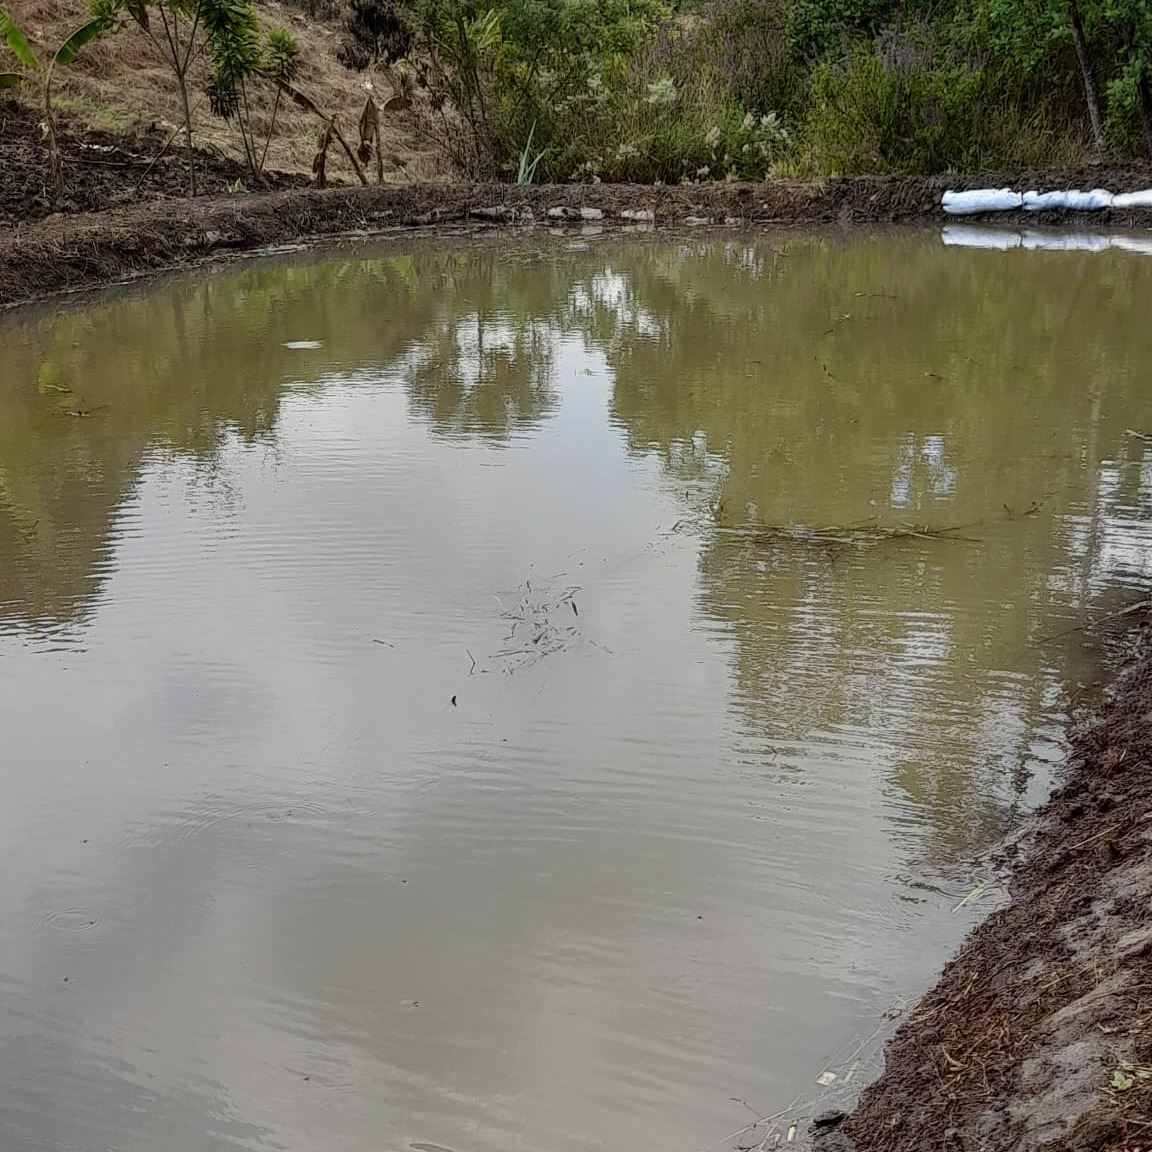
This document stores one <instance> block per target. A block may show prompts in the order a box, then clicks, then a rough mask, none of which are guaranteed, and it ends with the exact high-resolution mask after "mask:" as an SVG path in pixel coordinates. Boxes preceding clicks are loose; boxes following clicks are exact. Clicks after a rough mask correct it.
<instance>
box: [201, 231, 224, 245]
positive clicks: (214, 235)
mask: <svg viewBox="0 0 1152 1152" xmlns="http://www.w3.org/2000/svg"><path fill="white" fill-rule="evenodd" d="M223 239H224V237H223V235H222V234H221V233H219V232H213V231H212V229H211V228H209V229H208V230H207V231H206V232H205V233H204V244H205V245H206V246H207V247H208V248H215V247H216V245H217V244H219V243H220V241H221V240H223Z"/></svg>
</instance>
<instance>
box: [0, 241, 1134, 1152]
mask: <svg viewBox="0 0 1152 1152" xmlns="http://www.w3.org/2000/svg"><path fill="white" fill-rule="evenodd" d="M1150 292H1152V260H1148V259H1147V258H1146V257H1144V256H1141V255H1139V254H1135V253H1131V252H1125V251H1119V250H1116V251H1106V252H1097V253H1093V252H1027V251H1006V252H998V251H978V250H970V251H969V250H962V249H952V248H946V247H945V246H944V245H943V244H942V243H941V240H940V238H939V237H938V236H934V235H931V234H927V233H893V234H878V235H869V234H863V233H861V234H856V235H851V236H848V235H824V236H813V237H796V236H791V237H771V236H769V237H761V238H755V239H749V238H739V237H733V236H727V237H722V238H705V239H700V240H696V239H693V240H691V241H688V240H684V239H674V238H667V237H665V238H660V237H655V238H646V239H641V240H627V241H626V240H623V239H615V240H605V239H600V240H593V241H590V242H584V241H581V242H577V243H573V242H566V241H562V240H557V239H554V238H550V237H542V236H539V237H528V238H525V239H521V240H518V241H515V242H511V241H509V239H508V238H507V237H504V238H501V239H500V241H499V242H498V243H497V242H491V241H483V240H469V239H465V238H459V237H457V238H452V239H448V240H441V241H434V240H419V239H414V238H406V239H403V240H397V241H394V242H391V243H380V244H377V245H375V246H373V245H366V246H361V247H355V248H345V249H336V250H334V251H332V252H330V253H328V254H323V253H321V254H314V255H311V256H299V255H298V256H294V257H290V258H284V259H280V260H277V261H265V262H255V263H251V264H245V265H240V266H237V267H234V268H230V269H225V270H217V271H215V272H213V273H209V274H203V275H198V276H190V277H184V278H179V279H173V280H171V281H168V282H163V283H159V284H157V285H155V286H154V287H153V288H151V289H147V290H133V291H129V292H121V293H119V294H109V295H107V296H104V297H99V298H94V299H92V300H90V301H89V302H87V303H84V304H81V305H75V306H72V305H69V306H65V307H62V308H60V309H58V310H55V311H51V310H41V311H39V312H34V313H33V312H27V313H23V314H18V315H14V316H12V317H10V318H9V319H8V320H7V321H6V322H5V324H4V327H3V329H2V331H0V338H2V339H3V342H4V350H5V351H4V360H3V365H2V366H0V730H2V731H3V734H4V736H3V745H2V749H3V750H2V753H0V760H2V772H3V777H2V778H3V784H4V793H5V803H4V805H3V806H2V807H0V993H2V994H0V1038H2V1041H3V1042H2V1046H0V1085H2V1087H0V1143H2V1144H3V1147H4V1149H5V1150H6V1152H26V1150H32V1149H36V1150H41V1149H44V1150H53V1152H56V1150H60V1152H63V1150H69V1152H71V1150H73V1149H80V1148H84V1149H109V1150H111V1149H116V1150H118V1152H119V1150H132V1152H136V1150H139V1152H145V1150H148V1152H151V1150H153V1149H157V1148H163V1149H164V1150H165V1152H186V1150H187V1152H193V1150H195V1152H223V1150H225V1149H252V1150H257V1149H287V1150H291V1152H321V1150H329V1149H336V1148H339V1149H341V1150H342V1152H378V1150H381V1149H403V1148H406V1147H408V1146H410V1145H412V1144H417V1145H420V1144H436V1145H441V1146H443V1147H446V1148H449V1149H452V1150H454V1152H510V1150H512V1149H525V1150H531V1152H576V1150H583V1149H611V1150H616V1149H623V1148H629V1147H637V1146H644V1147H660V1148H662V1149H668V1150H672V1152H675V1150H681V1152H698V1150H699V1149H702V1148H705V1147H709V1146H712V1145H717V1146H723V1144H724V1140H725V1137H726V1136H727V1135H728V1134H730V1133H732V1132H733V1131H734V1130H735V1129H737V1128H738V1127H740V1125H742V1124H744V1123H747V1122H748V1121H749V1120H750V1119H752V1116H751V1114H750V1111H749V1109H752V1110H756V1111H760V1112H763V1113H768V1112H774V1111H776V1110H778V1109H783V1108H785V1107H787V1106H788V1105H789V1104H790V1103H791V1102H793V1101H794V1100H795V1099H797V1098H799V1099H800V1100H801V1102H802V1104H804V1105H807V1103H808V1102H810V1101H811V1100H812V1099H813V1098H814V1097H816V1096H823V1097H825V1098H827V1097H832V1098H835V1099H840V1098H847V1097H848V1096H850V1095H851V1093H852V1092H853V1091H854V1090H855V1089H856V1088H857V1087H858V1085H859V1084H860V1081H861V1079H862V1078H863V1076H864V1075H866V1073H867V1071H868V1068H869V1067H870V1066H871V1065H870V1063H869V1061H870V1059H871V1058H872V1055H873V1049H874V1047H875V1043H874V1042H873V1043H871V1044H869V1043H868V1041H869V1039H870V1038H872V1037H875V1036H877V1035H878V1034H879V1032H880V1031H881V1030H882V1029H883V1028H884V1027H885V1020H884V1015H885V1013H891V1011H892V1009H893V1008H894V1007H896V1008H898V1006H899V1004H900V1003H901V1001H902V1000H903V999H905V998H908V997H911V996H914V995H915V994H916V993H917V992H918V991H920V990H921V989H922V988H923V987H924V986H925V985H926V984H927V983H928V982H930V981H931V979H932V977H933V974H934V972H935V971H936V970H937V969H938V967H939V965H940V964H941V963H942V961H943V960H944V958H945V957H946V956H947V954H948V952H949V951H950V950H951V949H952V948H953V947H954V946H955V944H956V943H957V942H958V940H959V939H960V937H961V935H962V933H963V931H964V930H965V928H966V926H967V925H968V924H969V923H970V922H971V919H972V917H973V916H976V915H979V913H980V908H979V906H978V905H977V904H976V903H975V902H974V903H973V904H969V905H967V906H965V907H964V908H961V909H960V910H959V911H957V912H953V909H954V908H955V906H956V905H957V904H958V903H959V902H960V901H961V900H962V899H963V898H964V896H965V895H966V894H967V893H969V892H970V891H971V890H972V888H973V887H974V886H975V885H976V884H977V883H979V882H980V880H981V879H982V878H983V876H984V875H985V874H986V872H985V865H984V864H983V863H982V854H983V853H985V852H986V851H987V850H988V849H989V848H990V847H991V846H992V845H994V844H995V843H997V842H998V841H999V840H1000V839H1001V838H1002V837H1003V836H1004V835H1005V834H1006V833H1007V832H1009V831H1010V830H1011V829H1012V827H1013V826H1014V825H1015V823H1016V822H1017V821H1018V820H1019V817H1020V815H1021V813H1022V812H1024V811H1025V810H1026V809H1027V808H1028V807H1029V806H1030V805H1031V804H1034V803H1035V802H1036V801H1037V799H1039V798H1040V797H1041V796H1042V795H1043V792H1044V789H1045V787H1046V786H1047V784H1048V782H1049V779H1050V766H1051V764H1052V763H1053V762H1054V761H1056V760H1057V759H1058V758H1059V755H1060V753H1061V749H1062V735H1061V731H1062V729H1061V726H1062V722H1063V719H1064V708H1065V700H1066V697H1067V689H1068V688H1069V686H1070V685H1071V683H1072V681H1073V680H1074V678H1075V676H1076V675H1077V668H1076V665H1075V663H1074V662H1070V655H1069V648H1070V646H1071V647H1073V648H1074V646H1075V641H1076V639H1077V637H1076V636H1075V635H1073V636H1072V637H1071V638H1070V639H1068V638H1066V639H1063V640H1056V641H1051V640H1050V639H1049V638H1050V637H1052V636H1053V635H1054V634H1056V633H1058V632H1061V631H1063V630H1065V629H1067V628H1069V627H1071V626H1073V625H1076V624H1077V623H1079V622H1081V621H1082V620H1083V619H1085V613H1088V614H1093V613H1101V612H1107V611H1109V610H1110V609H1111V608H1112V607H1114V606H1115V605H1116V604H1119V603H1121V602H1122V598H1123V596H1124V595H1125V594H1126V590H1127V589H1129V588H1131V587H1134V586H1137V585H1139V584H1140V583H1141V582H1142V581H1143V580H1144V578H1145V576H1146V568H1147V564H1148V561H1147V556H1148V555H1149V553H1148V544H1149V533H1148V531H1147V528H1146V523H1147V516H1148V511H1149V505H1150V504H1152V451H1150V447H1152V445H1150V444H1149V443H1148V441H1147V440H1146V439H1144V438H1142V437H1141V436H1138V435H1133V434H1131V432H1130V431H1129V430H1132V431H1134V432H1140V431H1142V430H1143V431H1148V430H1152V388H1150V387H1149V371H1150V365H1152V326H1149V325H1148V324H1147V322H1146V319H1145V311H1146V302H1147V300H1148V298H1149V294H1150ZM945 530H947V531H945ZM942 532H943V536H941V535H940V533H942ZM830 1076H834V1077H835V1079H832V1080H831V1081H829V1077H830ZM821 1080H823V1081H826V1082H827V1083H824V1084H821V1083H819V1081H821ZM741 1100H742V1101H745V1102H746V1104H742V1103H740V1102H738V1101H741ZM761 1131H762V1130H761ZM761 1138H762V1137H761V1135H760V1133H758V1134H757V1136H756V1142H759V1141H760V1139H761ZM731 1143H732V1142H731V1141H730V1142H729V1146H731Z"/></svg>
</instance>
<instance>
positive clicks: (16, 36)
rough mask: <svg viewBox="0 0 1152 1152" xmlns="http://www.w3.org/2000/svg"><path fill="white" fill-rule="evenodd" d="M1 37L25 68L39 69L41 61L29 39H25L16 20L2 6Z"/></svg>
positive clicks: (0, 10)
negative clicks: (37, 57)
mask: <svg viewBox="0 0 1152 1152" xmlns="http://www.w3.org/2000/svg"><path fill="white" fill-rule="evenodd" d="M0 39H2V40H4V42H5V43H6V44H7V45H8V47H9V48H11V49H12V52H13V53H14V54H15V56H16V59H17V60H19V61H20V63H21V64H23V65H24V67H25V68H35V69H37V70H39V68H40V61H39V60H37V59H36V53H35V52H33V51H32V48H31V46H30V45H29V43H28V41H27V40H25V39H24V33H23V32H21V31H20V29H19V28H18V27H17V26H16V22H15V21H14V20H13V19H12V17H11V16H9V15H8V13H7V12H5V11H4V9H3V8H0Z"/></svg>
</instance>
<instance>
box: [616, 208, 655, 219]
mask: <svg viewBox="0 0 1152 1152" xmlns="http://www.w3.org/2000/svg"><path fill="white" fill-rule="evenodd" d="M620 215H621V217H622V218H623V219H625V220H655V219H656V213H655V212H653V211H652V209H651V208H625V209H624V211H623V212H621V213H620Z"/></svg>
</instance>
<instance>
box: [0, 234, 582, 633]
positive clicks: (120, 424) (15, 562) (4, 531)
mask: <svg viewBox="0 0 1152 1152" xmlns="http://www.w3.org/2000/svg"><path fill="white" fill-rule="evenodd" d="M560 282H561V273H560V272H559V271H558V270H557V269H556V268H555V267H554V266H550V265H548V264H546V263H544V262H535V263H530V264H527V265H523V264H521V265H519V266H515V265H513V264H511V263H510V262H507V261H504V262H502V261H501V260H500V259H499V258H498V254H497V252H496V251H495V250H494V249H492V250H484V249H471V250H470V249H463V250H460V251H445V250H443V249H438V248H429V249H427V250H420V249H418V250H417V251H415V252H410V253H398V254H391V253H384V254H382V255H380V256H379V257H377V258H371V259H369V258H359V259H354V260H353V259H347V260H326V261H322V262H317V263H303V264H296V265H283V266H280V265H274V264H268V265H254V266H252V267H249V268H247V269H244V270H242V271H239V272H232V273H230V274H227V275H220V276H208V277H205V278H202V279H198V280H178V281H175V282H173V283H171V284H168V285H166V286H164V287H161V288H159V289H155V290H152V291H148V292H147V293H143V292H142V293H129V294H125V295H121V296H119V297H115V298H112V299H109V300H108V301H106V302H103V303H100V304H97V305H94V306H91V307H88V308H84V309H77V310H75V311H72V310H67V309H66V310H61V311H56V312H53V313H50V314H46V315H44V316H43V317H42V318H40V319H38V320H35V321H26V322H25V323H24V324H22V325H20V326H17V327H13V328H12V329H11V330H10V331H9V332H8V333H7V334H6V346H5V372H4V377H3V380H2V381H0V615H7V616H9V617H13V618H16V619H21V620H39V621H41V622H44V623H47V622H50V621H53V620H56V621H68V620H73V619H76V618H78V617H79V616H80V615H82V614H83V612H84V611H85V610H86V606H87V605H88V604H90V602H91V599H92V596H93V594H94V593H95V590H96V587H97V585H98V582H99V580H100V579H101V578H102V574H103V572H104V571H105V570H106V567H107V563H108V549H109V538H110V530H111V525H112V522H113V519H114V517H115V515H116V514H117V510H118V509H119V508H120V507H121V506H122V505H123V503H124V501H125V500H126V498H127V497H128V496H129V494H130V493H131V492H132V491H133V489H134V487H135V486H136V483H137V480H138V477H139V475H140V471H141V462H142V460H143V459H144V457H145V454H146V452H147V451H148V450H150V449H158V450H161V451H168V452H172V453H175V454H178V455H179V456H181V457H182V458H185V459H189V460H192V461H194V462H196V464H197V465H198V466H199V467H200V468H204V469H211V467H212V466H213V465H214V463H215V461H216V459H217V457H218V455H219V452H220V450H221V448H222V446H223V445H224V444H225V443H227V441H228V440H229V439H230V438H237V437H238V438H239V439H241V440H242V441H244V442H249V443H250V442H255V441H258V440H260V439H265V438H269V437H271V436H272V435H273V434H274V431H275V427H276V422H277V419H278V416H279V411H280V404H281V400H282V397H283V393H284V388H285V386H286V385H287V384H292V385H299V384H301V383H308V382H315V381H320V380H322V379H324V378H326V377H330V376H332V375H333V374H334V373H339V374H369V375H370V374H371V373H372V371H373V370H376V369H379V368H382V367H385V366H388V365H393V364H397V363H408V364H409V365H410V366H411V372H410V374H409V376H408V378H407V380H406V387H407V388H408V390H409V394H410V396H411V398H412V405H413V409H414V411H415V412H416V413H417V414H418V415H419V416H420V418H421V419H424V420H427V421H428V422H429V423H430V424H431V425H432V427H433V428H435V429H437V430H438V431H441V432H445V433H451V434H453V435H475V436H481V437H483V438H485V439H487V440H489V441H499V440H501V439H504V438H507V437H508V436H510V435H512V434H514V433H515V432H516V431H517V430H520V429H523V428H525V427H527V426H529V425H530V424H532V423H534V422H536V421H538V420H540V419H541V418H543V417H544V416H545V415H546V414H547V412H548V411H550V410H551V408H552V407H553V405H554V395H553V391H552V388H551V368H550V363H551V361H550V349H551V344H550V342H549V340H548V339H547V338H546V335H545V333H544V330H543V327H542V319H541V318H542V317H543V316H544V315H545V314H546V310H547V309H549V308H551V307H552V302H554V301H555V300H556V299H558V298H559V299H563V292H562V291H559V292H558V290H557V287H556V286H557V284H559V283H560ZM309 340H321V341H322V342H323V346H322V347H321V348H320V349H318V350H315V351H301V350H298V349H291V348H286V347H284V345H285V344H287V343H291V342H299V341H309ZM434 365H435V367H434Z"/></svg>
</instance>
